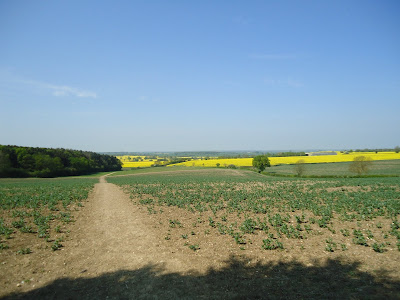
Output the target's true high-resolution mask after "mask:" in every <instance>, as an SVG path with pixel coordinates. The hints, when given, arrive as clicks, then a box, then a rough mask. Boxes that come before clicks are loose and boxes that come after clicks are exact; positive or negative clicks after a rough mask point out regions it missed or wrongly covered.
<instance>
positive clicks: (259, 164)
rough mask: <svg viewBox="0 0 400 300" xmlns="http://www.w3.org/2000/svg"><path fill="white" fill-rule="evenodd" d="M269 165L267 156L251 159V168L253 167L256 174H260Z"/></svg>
mask: <svg viewBox="0 0 400 300" xmlns="http://www.w3.org/2000/svg"><path fill="white" fill-rule="evenodd" d="M270 166H271V163H270V162H269V158H268V156H267V155H257V156H255V157H254V158H253V167H255V168H256V169H257V170H258V172H262V171H264V170H265V168H266V167H270Z"/></svg>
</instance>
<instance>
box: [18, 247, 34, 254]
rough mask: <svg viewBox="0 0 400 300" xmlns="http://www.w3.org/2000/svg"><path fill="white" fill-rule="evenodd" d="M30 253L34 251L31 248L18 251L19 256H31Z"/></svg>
mask: <svg viewBox="0 0 400 300" xmlns="http://www.w3.org/2000/svg"><path fill="white" fill-rule="evenodd" d="M30 253H32V250H31V249H30V248H22V249H20V250H18V251H17V254H22V255H25V254H30Z"/></svg>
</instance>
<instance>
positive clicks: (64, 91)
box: [46, 84, 97, 98]
mask: <svg viewBox="0 0 400 300" xmlns="http://www.w3.org/2000/svg"><path fill="white" fill-rule="evenodd" d="M46 87H47V88H48V89H50V90H52V94H53V95H54V96H57V97H64V96H73V97H79V98H97V94H96V93H95V92H91V91H86V90H81V89H77V88H73V87H70V86H66V85H62V86H57V85H50V84H49V85H46Z"/></svg>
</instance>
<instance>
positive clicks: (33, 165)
mask: <svg viewBox="0 0 400 300" xmlns="http://www.w3.org/2000/svg"><path fill="white" fill-rule="evenodd" d="M121 167H122V166H121V162H120V161H119V160H118V159H117V158H116V157H115V156H111V155H105V154H99V153H95V152H89V151H80V150H69V149H50V148H33V147H19V146H3V145H0V177H58V176H71V175H85V174H90V173H95V172H109V171H119V170H121Z"/></svg>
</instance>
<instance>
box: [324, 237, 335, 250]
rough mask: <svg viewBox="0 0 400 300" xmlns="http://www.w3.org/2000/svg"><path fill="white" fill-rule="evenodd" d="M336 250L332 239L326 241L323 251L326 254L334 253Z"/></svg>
mask: <svg viewBox="0 0 400 300" xmlns="http://www.w3.org/2000/svg"><path fill="white" fill-rule="evenodd" d="M336 249H337V244H336V243H335V242H334V241H333V240H332V238H329V239H327V240H326V246H325V250H326V251H328V252H334V251H335V250H336Z"/></svg>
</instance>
